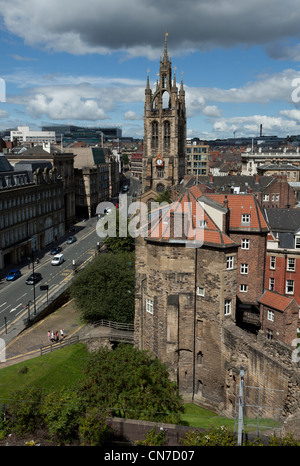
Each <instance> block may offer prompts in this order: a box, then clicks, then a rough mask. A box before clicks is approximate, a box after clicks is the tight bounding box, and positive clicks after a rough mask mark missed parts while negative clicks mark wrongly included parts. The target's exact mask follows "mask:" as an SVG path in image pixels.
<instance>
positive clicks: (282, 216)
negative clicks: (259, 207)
mask: <svg viewBox="0 0 300 466" xmlns="http://www.w3.org/2000/svg"><path fill="white" fill-rule="evenodd" d="M265 213H266V217H267V219H268V222H269V225H270V227H271V229H272V230H273V231H274V232H277V231H278V232H280V231H281V232H289V233H293V232H295V231H297V230H298V229H299V228H300V209H280V208H278V209H271V208H270V209H265Z"/></svg>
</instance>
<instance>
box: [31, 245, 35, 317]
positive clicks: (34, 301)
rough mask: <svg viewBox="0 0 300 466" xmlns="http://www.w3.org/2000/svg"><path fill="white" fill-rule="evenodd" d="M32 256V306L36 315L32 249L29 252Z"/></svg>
mask: <svg viewBox="0 0 300 466" xmlns="http://www.w3.org/2000/svg"><path fill="white" fill-rule="evenodd" d="M31 256H32V275H33V307H34V315H36V306H35V281H34V256H33V251H32V252H31Z"/></svg>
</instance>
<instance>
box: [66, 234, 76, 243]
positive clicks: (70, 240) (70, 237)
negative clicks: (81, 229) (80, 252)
mask: <svg viewBox="0 0 300 466" xmlns="http://www.w3.org/2000/svg"><path fill="white" fill-rule="evenodd" d="M75 241H77V238H76V236H69V238H68V239H67V244H72V243H75Z"/></svg>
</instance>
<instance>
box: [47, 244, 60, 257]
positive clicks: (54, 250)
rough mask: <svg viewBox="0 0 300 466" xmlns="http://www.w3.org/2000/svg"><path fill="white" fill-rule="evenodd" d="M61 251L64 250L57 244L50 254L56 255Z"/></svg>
mask: <svg viewBox="0 0 300 466" xmlns="http://www.w3.org/2000/svg"><path fill="white" fill-rule="evenodd" d="M61 251H62V248H61V247H60V246H57V247H56V248H53V249H51V251H50V254H51V255H52V256H55V254H58V253H59V252H61Z"/></svg>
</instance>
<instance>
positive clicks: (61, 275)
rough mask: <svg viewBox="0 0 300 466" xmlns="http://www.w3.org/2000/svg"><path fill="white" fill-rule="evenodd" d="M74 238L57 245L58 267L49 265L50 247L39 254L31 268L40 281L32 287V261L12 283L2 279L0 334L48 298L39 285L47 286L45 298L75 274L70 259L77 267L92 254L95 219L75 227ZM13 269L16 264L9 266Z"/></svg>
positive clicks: (95, 241) (50, 257)
mask: <svg viewBox="0 0 300 466" xmlns="http://www.w3.org/2000/svg"><path fill="white" fill-rule="evenodd" d="M72 235H75V236H76V238H77V241H76V242H75V243H73V244H67V243H66V239H67V237H65V241H64V242H62V243H56V244H59V245H60V246H61V247H62V249H63V250H62V253H63V255H64V259H65V260H64V262H63V264H61V265H59V266H53V265H51V260H52V258H53V256H51V255H50V254H49V251H50V247H49V248H48V249H47V250H45V251H44V253H43V254H42V255H41V258H40V262H39V264H35V265H34V271H35V272H39V273H41V274H42V277H43V278H42V280H41V281H40V282H38V283H36V285H35V287H34V286H32V285H27V284H26V283H25V281H26V279H27V278H28V277H29V275H31V273H32V271H33V270H32V264H31V266H30V268H29V267H28V266H25V267H23V268H22V269H21V271H22V276H21V277H20V278H18V279H17V280H15V281H13V282H7V281H6V280H5V279H3V280H2V281H1V284H0V334H1V333H2V334H4V333H5V332H6V329H7V328H8V327H9V326H11V325H12V324H14V322H16V321H17V320H18V319H23V318H26V317H27V316H28V305H29V313H31V315H32V314H33V313H34V298H35V307H36V309H38V306H39V305H40V304H41V303H42V302H45V301H46V300H47V291H41V290H40V286H41V285H48V287H49V289H48V299H51V296H53V294H54V293H55V292H56V291H57V290H58V288H59V286H60V285H61V284H63V283H65V282H66V281H67V280H70V279H71V278H72V276H73V274H74V271H73V261H75V264H76V266H79V265H81V264H82V263H83V262H85V261H87V260H89V259H91V258H92V257H94V256H95V252H96V250H97V242H99V241H100V242H101V240H100V239H99V237H98V236H97V233H96V219H95V218H93V219H89V220H88V221H87V222H81V223H80V224H78V225H77V226H76V231H75V232H74V233H72ZM11 268H12V269H13V268H16V267H13V266H12V267H11Z"/></svg>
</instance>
